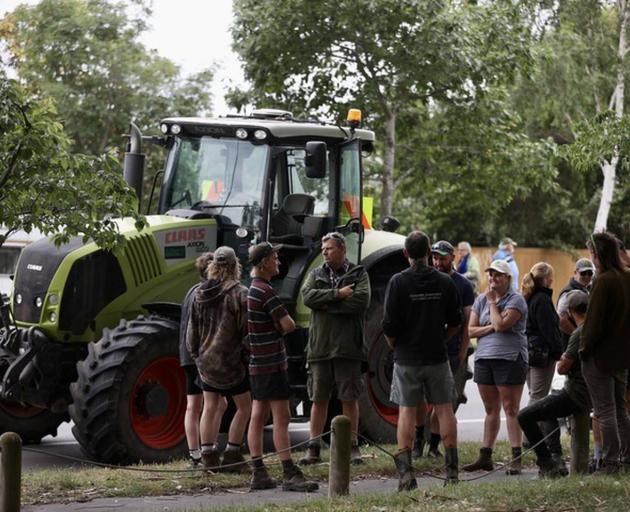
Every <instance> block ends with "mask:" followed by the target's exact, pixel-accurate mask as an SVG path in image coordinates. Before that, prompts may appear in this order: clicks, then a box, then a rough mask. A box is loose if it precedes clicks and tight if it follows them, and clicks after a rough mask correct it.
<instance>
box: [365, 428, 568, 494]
mask: <svg viewBox="0 0 630 512" xmlns="http://www.w3.org/2000/svg"><path fill="white" fill-rule="evenodd" d="M558 430H560V426H557V427H556V428H555V429H553V430H552V431H551V432H549V433H548V434H547V435H546V436H545V437H543V438H542V439H541V440H540V441H538V442H537V443H536V444H534V445H532V446H531V447H529V448H528V449H527V450H525V451H524V452H522V453H521V455H519V456H518V457H514V458H513V459H510V460H509V461H507V462H506V463H504V464H497V467H495V468H494V469H493V470H491V471H488V472H487V473H484V474H483V475H479V476H474V477H472V478H464V479H460V480H459V481H460V482H472V481H474V480H481V479H482V478H486V477H488V476H489V475H492V474H493V473H496V472H497V471H501V470H503V469H505V468H506V467H508V466H509V465H510V464H512V463H513V462H516V461H517V460H518V459H522V458H523V456H524V455H525V454H527V453H529V452H531V451H532V450H534V449H535V448H536V447H537V446H538V445H540V444H541V443H544V442H545V441H546V440H547V439H548V438H549V437H551V436H552V435H553V434H555V433H556V432H557V431H558ZM353 434H355V435H356V436H357V437H359V438H361V439H363V440H364V441H365V442H366V443H369V444H370V445H371V446H373V447H374V448H376V449H378V450H380V451H382V452H383V453H385V454H387V455H389V456H390V457H391V458H392V459H393V458H394V457H395V455H394V454H393V453H391V452H390V451H389V450H386V449H385V448H383V447H382V446H379V445H378V444H377V443H375V442H374V441H372V440H371V439H369V438H368V437H366V436H364V435H363V434H361V433H359V432H353ZM412 468H413V465H412ZM413 469H414V470H416V471H418V475H419V476H428V477H431V478H435V479H436V480H442V481H446V480H447V479H446V478H444V477H443V476H438V475H435V474H433V473H432V472H431V471H426V470H422V471H420V470H417V469H416V468H413Z"/></svg>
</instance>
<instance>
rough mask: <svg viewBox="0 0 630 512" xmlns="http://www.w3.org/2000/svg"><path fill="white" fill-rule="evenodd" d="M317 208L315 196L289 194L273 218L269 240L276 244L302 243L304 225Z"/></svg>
mask: <svg viewBox="0 0 630 512" xmlns="http://www.w3.org/2000/svg"><path fill="white" fill-rule="evenodd" d="M314 209H315V198H314V197H313V196H309V195H308V194H287V195H286V196H285V197H284V199H283V201H282V206H281V207H280V209H279V210H278V211H277V212H276V214H275V215H274V216H273V217H272V218H271V230H270V231H271V233H270V236H269V241H270V242H272V243H276V244H289V245H302V244H303V243H304V236H303V234H302V227H303V224H304V219H305V218H306V216H307V215H312V214H313V211H314Z"/></svg>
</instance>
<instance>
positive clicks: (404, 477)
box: [394, 448, 418, 492]
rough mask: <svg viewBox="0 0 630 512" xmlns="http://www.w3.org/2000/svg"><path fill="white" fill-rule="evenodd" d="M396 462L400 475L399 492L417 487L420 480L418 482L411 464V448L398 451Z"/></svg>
mask: <svg viewBox="0 0 630 512" xmlns="http://www.w3.org/2000/svg"><path fill="white" fill-rule="evenodd" d="M394 463H395V464H396V469H397V470H398V473H399V475H400V478H399V480H398V492H401V491H412V490H414V489H416V488H417V487H418V482H416V477H415V476H414V474H413V466H412V465H411V450H410V449H409V448H407V449H405V450H400V451H399V452H398V453H396V455H395V456H394Z"/></svg>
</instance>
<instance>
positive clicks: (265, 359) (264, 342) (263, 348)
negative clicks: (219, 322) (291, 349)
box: [247, 277, 289, 375]
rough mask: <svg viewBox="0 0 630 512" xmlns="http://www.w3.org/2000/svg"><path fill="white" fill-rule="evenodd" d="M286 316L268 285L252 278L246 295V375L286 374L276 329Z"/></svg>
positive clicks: (262, 280) (281, 344)
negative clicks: (280, 372)
mask: <svg viewBox="0 0 630 512" xmlns="http://www.w3.org/2000/svg"><path fill="white" fill-rule="evenodd" d="M288 314H289V313H288V312H287V310H286V308H285V307H284V305H283V304H282V302H280V298H279V297H278V295H277V294H276V292H275V290H274V289H273V288H272V287H271V284H270V283H269V281H267V280H265V279H261V278H260V277H255V278H254V279H253V280H252V284H251V285H250V287H249V293H248V294H247V330H248V332H249V345H250V356H249V373H250V375H260V374H265V373H275V372H279V371H286V369H287V366H288V365H287V353H286V350H285V348H284V339H283V338H282V332H281V331H280V330H279V328H278V327H276V326H277V325H278V323H279V321H280V319H281V318H283V317H284V316H286V315H288Z"/></svg>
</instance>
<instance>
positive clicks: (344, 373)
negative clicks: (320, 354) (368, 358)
mask: <svg viewBox="0 0 630 512" xmlns="http://www.w3.org/2000/svg"><path fill="white" fill-rule="evenodd" d="M308 365H309V370H308V381H307V387H308V398H309V399H310V401H311V402H325V401H327V400H330V399H331V398H332V394H333V390H334V389H335V387H336V388H337V398H338V399H339V400H341V401H343V402H352V401H354V400H358V399H359V397H360V396H361V393H363V387H364V385H363V376H362V375H361V361H357V360H354V359H330V360H328V361H316V362H313V363H308Z"/></svg>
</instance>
